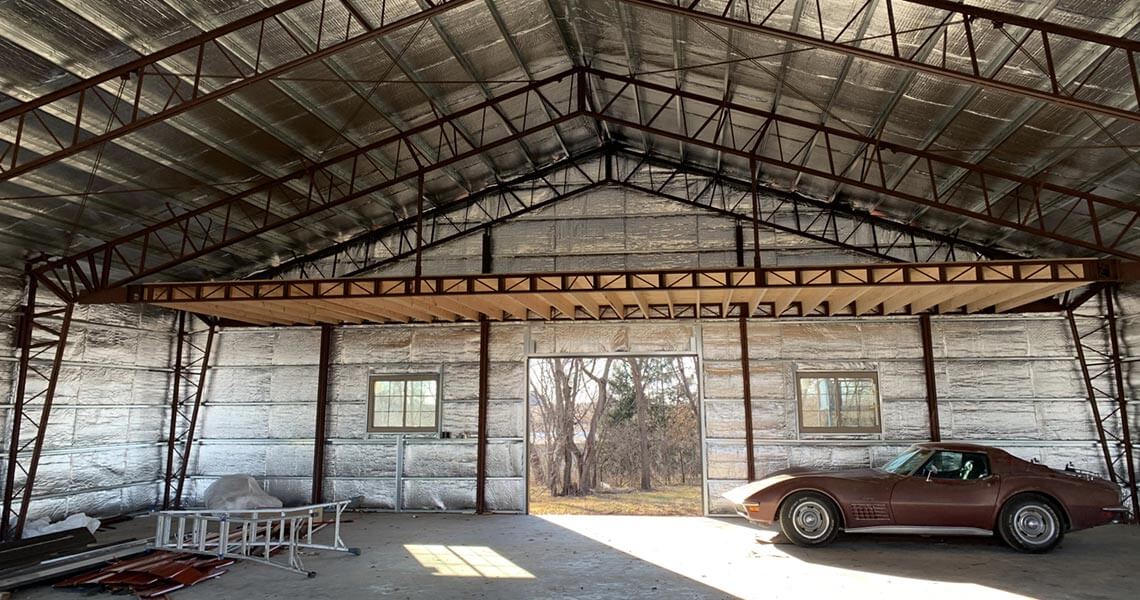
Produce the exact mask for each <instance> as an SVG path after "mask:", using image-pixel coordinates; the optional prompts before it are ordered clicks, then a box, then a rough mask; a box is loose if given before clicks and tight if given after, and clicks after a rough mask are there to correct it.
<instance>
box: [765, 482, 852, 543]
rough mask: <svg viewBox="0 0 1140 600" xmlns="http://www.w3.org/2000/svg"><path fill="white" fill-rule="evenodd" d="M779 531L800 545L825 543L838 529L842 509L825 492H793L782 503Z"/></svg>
mask: <svg viewBox="0 0 1140 600" xmlns="http://www.w3.org/2000/svg"><path fill="white" fill-rule="evenodd" d="M780 531H781V532H783V534H784V537H786V538H788V539H789V540H791V541H792V543H794V544H796V545H797V546H823V545H825V544H828V543H831V541H832V540H834V539H835V536H836V535H837V534H838V533H839V510H838V509H836V508H835V504H834V503H832V501H831V500H830V499H829V498H828V497H827V496H824V495H822V494H817V493H815V492H800V493H797V494H793V495H792V496H791V497H789V498H788V499H787V500H785V501H784V503H783V505H782V506H780Z"/></svg>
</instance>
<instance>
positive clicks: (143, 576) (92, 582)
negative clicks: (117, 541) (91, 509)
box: [55, 551, 237, 598]
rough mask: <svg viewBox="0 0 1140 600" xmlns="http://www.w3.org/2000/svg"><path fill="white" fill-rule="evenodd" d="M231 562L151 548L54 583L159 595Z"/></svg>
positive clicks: (212, 573) (220, 572) (219, 570)
mask: <svg viewBox="0 0 1140 600" xmlns="http://www.w3.org/2000/svg"><path fill="white" fill-rule="evenodd" d="M235 562H237V561H235V560H234V559H231V558H203V557H201V556H197V555H194V554H187V553H176V552H163V551H155V552H152V553H150V554H146V555H144V556H139V557H135V558H130V559H127V560H122V561H117V562H113V563H111V564H109V565H107V566H105V567H102V568H99V569H96V570H94V571H89V572H86V573H83V574H80V575H76V576H74V577H71V578H68V579H65V580H63V581H60V582H59V583H57V584H55V587H57V588H88V589H90V590H105V591H109V592H113V593H122V592H130V593H133V594H135V595H136V596H137V597H139V598H163V597H165V596H166V594H169V593H170V592H173V591H176V590H180V589H182V588H184V587H189V586H192V585H196V584H198V583H201V582H203V581H207V580H209V579H214V578H215V577H220V576H221V575H223V574H224V573H225V572H226V567H228V566H230V565H232V564H234V563H235Z"/></svg>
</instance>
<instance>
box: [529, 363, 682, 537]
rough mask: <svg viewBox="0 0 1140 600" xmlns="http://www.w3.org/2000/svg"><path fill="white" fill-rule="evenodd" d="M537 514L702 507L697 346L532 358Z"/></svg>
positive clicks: (532, 479)
mask: <svg viewBox="0 0 1140 600" xmlns="http://www.w3.org/2000/svg"><path fill="white" fill-rule="evenodd" d="M527 387H528V393H527V397H528V405H529V441H528V456H529V459H528V510H529V512H530V513H531V514H641V515H700V514H703V508H702V507H703V502H702V496H701V494H702V477H701V475H702V472H703V468H702V461H701V430H700V423H701V406H700V393H699V389H698V384H697V357H696V356H688V355H685V356H620V357H617V356H597V357H549V358H531V359H530V361H529V364H528V384H527Z"/></svg>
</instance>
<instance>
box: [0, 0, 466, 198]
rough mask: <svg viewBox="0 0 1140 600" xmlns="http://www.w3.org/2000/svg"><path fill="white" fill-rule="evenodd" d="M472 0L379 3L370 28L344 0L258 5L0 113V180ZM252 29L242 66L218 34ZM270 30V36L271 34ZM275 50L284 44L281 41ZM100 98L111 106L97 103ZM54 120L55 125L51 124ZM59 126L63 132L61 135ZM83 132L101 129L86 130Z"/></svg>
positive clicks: (99, 101)
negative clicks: (170, 64)
mask: <svg viewBox="0 0 1140 600" xmlns="http://www.w3.org/2000/svg"><path fill="white" fill-rule="evenodd" d="M473 1H474V0H437V1H436V2H434V3H431V2H428V3H426V6H424V7H423V8H422V9H421V10H419V11H418V12H415V13H412V14H406V11H405V10H401V8H402V7H403V5H400V6H394V7H388V5H387V4H385V3H382V4H381V5H380V6H381V8H380V11H381V15H380V20H381V24H380V25H379V26H378V27H373V26H372V25H370V24H369V23H367V22H366V21H364V20H363V18H362V17H361V16H360V15H359V13H357V12H356V11H355V9H354V8H352V6H351V5H350V4H347V0H288V1H286V2H283V3H281V4H279V5H277V6H274V7H272V8H269V9H265V10H262V11H259V12H257V13H254V14H252V15H250V16H248V17H245V18H243V19H239V20H237V21H234V22H233V23H230V24H229V25H225V26H223V27H220V28H218V29H215V30H212V31H209V32H207V33H203V34H201V35H198V36H195V37H193V38H190V39H188V40H186V41H184V42H181V43H179V44H177V45H175V46H172V47H170V48H168V49H166V50H162V51H160V52H157V53H155V54H151V55H148V56H146V57H143V58H140V59H138V60H135V61H132V62H130V63H127V64H125V65H123V66H120V67H116V68H115V69H112V70H110V71H107V72H105V73H102V74H100V75H97V76H95V77H91V78H88V79H84V80H83V81H80V82H77V83H75V84H73V85H70V86H67V87H65V88H63V89H61V90H58V91H55V92H52V93H50V94H47V95H45V96H42V97H40V98H38V99H36V100H32V101H30V102H25V103H23V104H20V105H18V106H15V107H13V108H11V109H8V110H6V111H3V112H0V130H4V129H10V130H11V131H13V132H15V133H14V139H12V140H10V141H7V142H6V143H4V144H3V145H2V146H0V181H5V180H8V179H11V178H13V177H16V176H17V175H20V174H22V173H26V172H28V171H30V170H32V169H36V168H39V167H42V166H44V165H47V164H51V163H53V162H56V161H58V160H61V159H63V158H66V157H68V156H71V155H73V154H76V153H77V152H81V151H83V150H86V149H88V148H92V147H94V146H96V145H99V144H102V143H105V142H109V141H111V140H114V139H116V138H118V137H120V136H123V135H126V134H128V133H130V132H132V131H136V130H138V129H140V128H142V127H146V126H148V125H151V124H154V123H158V122H160V121H165V120H167V119H170V118H171V117H174V116H176V115H179V114H181V113H183V112H185V111H187V110H190V109H191V108H194V107H195V106H198V105H201V104H203V103H206V102H211V101H214V100H217V99H219V98H222V97H224V96H227V95H229V94H232V93H233V92H236V91H238V90H241V89H243V88H245V87H247V86H249V85H251V84H254V83H257V82H259V81H264V80H267V79H271V78H273V77H277V76H279V75H281V74H284V73H287V72H289V71H291V70H293V69H296V68H298V67H301V66H303V65H306V64H309V63H311V62H313V61H317V60H321V59H324V58H327V57H330V56H332V55H334V54H337V53H340V52H344V51H345V50H348V49H350V48H353V47H356V46H358V45H360V44H362V43H364V42H367V41H369V40H372V39H376V38H378V37H380V36H384V35H387V34H390V33H393V32H395V31H399V30H401V29H404V28H406V27H408V26H411V25H415V24H417V23H419V22H421V21H424V20H425V19H430V18H433V17H437V16H439V15H442V14H444V13H446V12H448V11H451V10H453V9H455V8H458V7H460V6H463V5H465V4H468V3H471V2H473ZM307 5H312V7H310V6H307ZM337 7H340V8H341V9H344V11H345V15H346V17H345V19H346V21H347V22H346V23H345V24H344V25H342V26H340V27H338V29H337V30H336V31H331V28H332V27H331V23H332V22H333V21H334V19H332V18H331V17H330V18H329V19H325V18H324V17H325V15H326V14H327V13H329V12H330V11H333V10H337ZM293 10H295V11H297V13H298V18H305V19H306V20H307V21H311V20H312V19H311V17H302V16H301V13H306V14H307V13H309V12H311V10H318V11H319V13H320V17H319V18H318V19H317V20H318V21H319V24H318V29H319V36H318V39H317V43H316V45H315V46H314V45H312V44H302V43H301V41H300V40H298V39H297V38H296V37H294V36H293V34H292V33H289V32H287V31H286V30H285V28H284V26H283V25H282V24H281V22H280V18H281V17H282V16H283V15H285V13H287V12H289V11H293ZM255 30H256V32H257V41H256V50H255V51H254V54H255V55H256V56H257V57H258V63H257V64H254V65H253V67H252V68H249V67H248V66H245V67H244V68H243V67H242V66H239V64H238V63H236V62H235V60H234V58H233V57H232V56H230V53H228V52H227V51H226V50H224V49H223V47H222V45H221V44H219V43H218V40H219V39H221V38H223V37H225V36H229V35H235V36H236V35H241V34H242V33H243V32H248V33H249V34H250V35H252V34H253V33H254V31H255ZM267 33H268V34H270V35H266V34H267ZM277 34H279V35H277ZM278 38H283V39H292V40H293V42H294V43H293V45H291V46H289V47H288V50H287V51H281V52H282V53H283V54H284V55H285V57H286V58H287V60H285V61H284V62H281V63H279V64H276V65H273V66H270V67H268V68H265V67H266V65H263V64H260V63H261V59H262V58H265V59H266V61H268V60H269V59H270V58H272V57H269V56H268V55H267V53H264V52H263V49H264V48H266V47H267V44H269V43H270V42H271V41H273V42H275V43H277V42H279V41H280V40H279V39H278ZM278 49H279V50H280V48H279V47H278ZM206 57H209V58H210V59H211V60H212V61H213V62H217V63H219V64H223V65H227V66H226V67H225V68H226V69H227V70H230V71H229V72H228V73H226V74H227V75H230V76H231V78H228V79H221V78H216V77H211V78H209V79H210V80H211V81H214V82H217V86H216V87H213V88H212V89H206V88H205V87H204V86H203V77H202V76H203V74H204V71H203V64H204V58H206ZM175 60H181V62H184V63H186V64H193V65H195V66H194V73H193V78H192V79H193V83H192V84H190V85H188V86H184V85H183V84H182V83H180V82H179V81H178V80H177V79H176V78H175V77H174V76H173V73H172V71H170V70H168V69H165V68H163V67H162V66H160V63H162V62H163V61H175ZM121 79H131V80H132V81H133V83H132V84H130V85H123V86H120V85H119V84H118V83H117V82H118V80H121ZM171 81H173V83H171ZM101 86H113V87H114V88H120V87H121V88H122V92H121V94H122V95H123V96H124V97H122V98H120V97H118V96H117V95H116V94H114V93H111V92H108V91H106V90H105V89H102V88H101ZM147 99H149V100H151V101H154V102H157V103H158V104H160V105H161V108H159V109H158V110H155V111H153V112H146V111H145V110H144V108H143V102H144V100H147ZM100 104H102V105H103V108H104V109H106V110H94V109H93V107H97V106H99V105H100ZM49 123H53V124H58V125H56V126H53V127H49V125H48V124H49ZM56 130H61V131H63V132H64V133H62V134H60V133H57V131H56ZM85 131H87V132H91V131H97V132H98V133H85ZM33 132H35V133H38V134H40V135H41V136H42V138H43V139H44V140H48V141H49V143H50V144H51V145H52V146H53V148H52V150H50V151H48V152H46V153H43V154H33V153H32V152H31V151H30V150H28V149H27V148H25V145H26V142H27V139H28V137H29V135H30V134H31V133H33Z"/></svg>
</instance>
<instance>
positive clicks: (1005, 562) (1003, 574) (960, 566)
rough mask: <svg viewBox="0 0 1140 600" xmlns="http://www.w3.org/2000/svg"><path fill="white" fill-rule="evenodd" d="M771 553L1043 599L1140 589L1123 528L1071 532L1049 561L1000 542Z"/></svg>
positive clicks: (1138, 537) (899, 543) (845, 543)
mask: <svg viewBox="0 0 1140 600" xmlns="http://www.w3.org/2000/svg"><path fill="white" fill-rule="evenodd" d="M742 525H743V524H742ZM772 535H773V536H776V535H778V534H775V533H773V534H772ZM768 547H769V548H776V549H778V552H781V553H784V554H786V555H788V556H791V557H794V558H796V559H798V560H801V561H803V562H805V563H809V564H812V565H818V566H825V567H831V568H838V569H847V570H852V571H859V572H863V573H874V574H878V575H885V576H890V577H905V578H909V579H918V580H926V581H931V582H942V583H954V584H970V585H973V586H980V587H981V588H989V589H991V590H999V591H1004V592H1009V593H1012V594H1017V595H1022V596H1029V597H1033V598H1039V599H1042V600H1068V599H1072V598H1090V599H1093V598H1096V599H1100V598H1135V597H1137V596H1136V591H1135V589H1136V585H1137V583H1140V579H1138V577H1137V575H1138V574H1140V556H1138V552H1137V551H1138V550H1140V528H1137V527H1130V526H1123V525H1118V526H1108V527H1102V528H1099V529H1093V530H1087V531H1078V532H1074V533H1070V534H1068V535H1067V536H1066V537H1065V539H1064V541H1063V542H1062V544H1061V545H1060V546H1058V547H1057V548H1056V549H1055V550H1054V551H1053V552H1051V553H1048V554H1024V553H1021V552H1017V551H1015V550H1012V549H1011V548H1009V547H1008V546H1006V545H1005V544H1004V543H1002V541H1001V540H1000V539H999V538H997V537H952V536H945V537H944V536H894V535H890V536H888V535H875V534H851V535H846V534H842V535H840V536H839V538H837V540H836V541H835V542H834V543H833V544H831V545H829V546H827V547H824V548H801V547H799V546H796V545H794V544H792V543H790V542H788V541H786V540H784V539H783V536H782V535H778V540H776V541H775V543H774V544H771V545H769V546H768ZM765 554H766V552H764V551H758V552H756V555H757V556H759V557H761V559H762V557H763V556H764V555H765Z"/></svg>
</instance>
